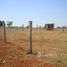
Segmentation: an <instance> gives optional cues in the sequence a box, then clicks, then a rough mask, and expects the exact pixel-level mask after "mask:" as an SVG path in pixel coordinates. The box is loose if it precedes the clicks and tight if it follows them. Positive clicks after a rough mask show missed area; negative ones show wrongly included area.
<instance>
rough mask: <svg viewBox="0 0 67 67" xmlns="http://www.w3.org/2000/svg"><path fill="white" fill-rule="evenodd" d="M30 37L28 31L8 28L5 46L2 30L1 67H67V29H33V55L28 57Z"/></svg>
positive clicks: (0, 30)
mask: <svg viewBox="0 0 67 67" xmlns="http://www.w3.org/2000/svg"><path fill="white" fill-rule="evenodd" d="M28 35H29V31H28V29H21V28H19V29H10V28H6V36H7V43H6V44H4V43H3V30H2V29H1V28H0V59H1V60H0V62H1V63H0V67H67V64H66V63H67V29H65V31H64V32H62V29H55V30H54V31H46V30H45V29H33V35H32V38H33V54H32V55H27V52H28V39H29V38H28V37H29V36H28ZM4 60H5V62H4V63H2V62H3V61H4Z"/></svg>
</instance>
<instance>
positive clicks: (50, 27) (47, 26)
mask: <svg viewBox="0 0 67 67" xmlns="http://www.w3.org/2000/svg"><path fill="white" fill-rule="evenodd" d="M45 28H46V29H47V30H54V24H45Z"/></svg>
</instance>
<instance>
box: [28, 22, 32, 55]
mask: <svg viewBox="0 0 67 67" xmlns="http://www.w3.org/2000/svg"><path fill="white" fill-rule="evenodd" d="M28 47H29V54H32V21H29V46H28Z"/></svg>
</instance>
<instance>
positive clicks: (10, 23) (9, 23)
mask: <svg viewBox="0 0 67 67" xmlns="http://www.w3.org/2000/svg"><path fill="white" fill-rule="evenodd" d="M4 23H5V21H1V20H0V27H1V26H3V24H4ZM12 24H13V22H12V21H7V26H8V27H11V26H12Z"/></svg>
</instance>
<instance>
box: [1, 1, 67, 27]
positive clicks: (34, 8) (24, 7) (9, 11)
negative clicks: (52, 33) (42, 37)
mask: <svg viewBox="0 0 67 67" xmlns="http://www.w3.org/2000/svg"><path fill="white" fill-rule="evenodd" d="M0 20H4V21H5V22H6V23H7V21H12V22H13V25H14V26H22V24H24V26H27V25H28V24H29V22H28V21H32V22H33V26H36V25H39V26H40V25H41V26H44V25H45V24H46V23H54V24H55V26H67V0H0Z"/></svg>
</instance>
